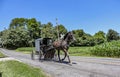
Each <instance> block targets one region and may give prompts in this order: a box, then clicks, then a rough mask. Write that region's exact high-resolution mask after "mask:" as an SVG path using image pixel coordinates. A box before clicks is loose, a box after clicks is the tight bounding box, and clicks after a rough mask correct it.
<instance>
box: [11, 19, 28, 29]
mask: <svg viewBox="0 0 120 77" xmlns="http://www.w3.org/2000/svg"><path fill="white" fill-rule="evenodd" d="M26 24H27V19H26V18H14V19H12V21H11V23H10V26H9V28H17V27H20V26H23V27H24V28H25V27H26Z"/></svg>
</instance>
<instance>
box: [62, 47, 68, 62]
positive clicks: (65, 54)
mask: <svg viewBox="0 0 120 77" xmlns="http://www.w3.org/2000/svg"><path fill="white" fill-rule="evenodd" d="M63 51H64V54H65V56H64V58H63V59H62V61H63V60H65V58H66V56H67V53H66V52H67V51H66V50H65V49H64V50H63Z"/></svg>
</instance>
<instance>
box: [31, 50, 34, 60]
mask: <svg viewBox="0 0 120 77" xmlns="http://www.w3.org/2000/svg"><path fill="white" fill-rule="evenodd" d="M31 59H32V60H34V51H33V50H32V53H31Z"/></svg>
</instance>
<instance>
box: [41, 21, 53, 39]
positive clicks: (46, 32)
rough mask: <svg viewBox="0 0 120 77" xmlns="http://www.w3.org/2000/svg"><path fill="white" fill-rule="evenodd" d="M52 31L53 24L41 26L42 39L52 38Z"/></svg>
mask: <svg viewBox="0 0 120 77" xmlns="http://www.w3.org/2000/svg"><path fill="white" fill-rule="evenodd" d="M53 37H54V29H53V24H52V23H51V22H48V23H47V24H42V38H53Z"/></svg>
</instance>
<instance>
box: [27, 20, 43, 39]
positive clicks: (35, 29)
mask: <svg viewBox="0 0 120 77" xmlns="http://www.w3.org/2000/svg"><path fill="white" fill-rule="evenodd" d="M26 25H27V30H28V31H29V33H30V35H31V38H33V39H36V38H39V37H40V27H41V23H40V22H38V21H37V20H36V19H35V18H31V19H28V20H27V24H26Z"/></svg>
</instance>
